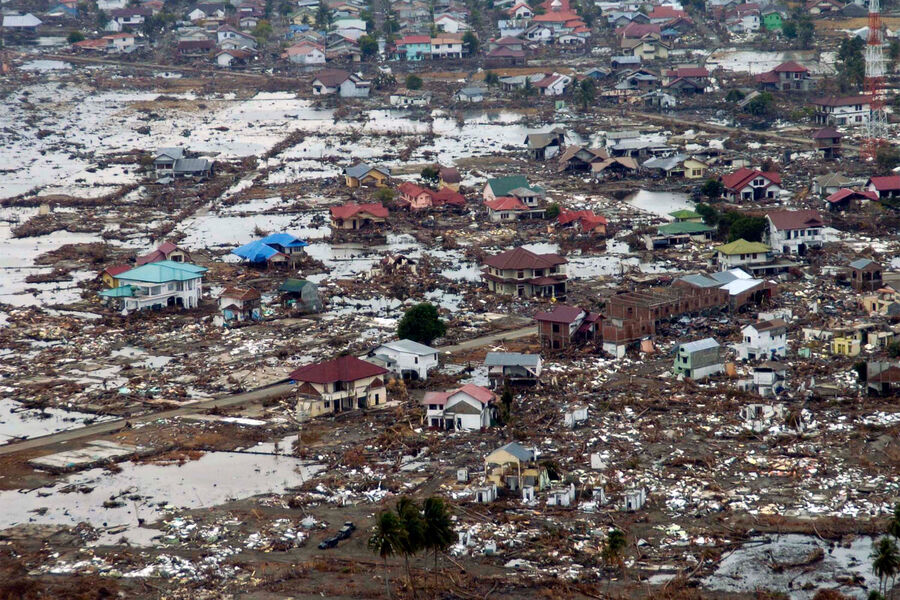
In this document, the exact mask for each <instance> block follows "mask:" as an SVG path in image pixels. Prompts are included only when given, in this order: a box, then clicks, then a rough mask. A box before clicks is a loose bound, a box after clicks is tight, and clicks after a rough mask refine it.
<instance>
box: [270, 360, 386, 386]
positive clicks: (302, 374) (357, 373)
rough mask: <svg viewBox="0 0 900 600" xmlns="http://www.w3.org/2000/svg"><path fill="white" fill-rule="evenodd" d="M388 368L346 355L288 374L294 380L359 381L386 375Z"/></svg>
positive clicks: (316, 381)
mask: <svg viewBox="0 0 900 600" xmlns="http://www.w3.org/2000/svg"><path fill="white" fill-rule="evenodd" d="M387 372H388V371H387V369H383V368H381V367H379V366H378V365H373V364H372V363H370V362H366V361H364V360H360V359H358V358H356V357H355V356H350V355H345V356H339V357H337V358H335V359H332V360H328V361H325V362H320V363H313V364H311V365H305V366H302V367H300V368H298V369H295V370H294V371H291V374H290V375H289V376H288V377H290V378H291V379H293V380H294V381H306V382H309V383H335V382H338V381H358V380H360V379H365V378H366V377H375V376H376V375H384V374H385V373H387Z"/></svg>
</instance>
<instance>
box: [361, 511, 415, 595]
mask: <svg viewBox="0 0 900 600" xmlns="http://www.w3.org/2000/svg"><path fill="white" fill-rule="evenodd" d="M405 538H406V532H405V531H404V529H403V523H402V522H401V521H400V519H399V518H398V517H397V515H395V514H394V513H392V512H391V511H389V510H384V511H381V513H379V514H378V517H377V519H376V520H375V527H374V528H373V529H372V536H371V537H370V538H369V549H370V550H371V551H372V552H374V553H375V554H377V555H378V556H380V557H381V560H383V561H384V585H385V587H386V588H387V595H388V598H390V597H391V581H390V575H389V574H388V566H387V559H388V558H390V557H392V556H396V555H397V554H400V552H402V548H403V543H404V539H405Z"/></svg>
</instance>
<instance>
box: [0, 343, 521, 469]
mask: <svg viewBox="0 0 900 600" xmlns="http://www.w3.org/2000/svg"><path fill="white" fill-rule="evenodd" d="M536 333H537V328H536V327H535V326H534V325H531V326H529V327H523V328H521V329H514V330H512V331H503V332H500V333H495V334H491V335H486V336H483V337H479V338H474V339H471V340H467V341H465V342H460V343H459V344H454V345H452V346H441V347H440V348H439V350H440V351H441V352H458V351H460V350H469V349H471V348H478V347H481V346H488V345H491V344H496V343H499V342H502V341H504V340H515V339H520V338H523V337H528V336H529V335H535V334H536ZM292 389H293V386H292V385H291V384H290V383H287V382H286V381H285V382H280V383H275V384H273V385H270V386H267V387H263V388H259V389H255V390H251V391H249V392H244V393H242V394H235V395H233V396H223V397H221V398H213V399H211V400H204V401H202V402H197V403H196V404H191V405H190V406H183V407H181V408H175V409H171V410H164V411H160V412H154V413H148V414H146V415H141V416H137V417H129V418H127V419H115V420H112V421H105V422H103V423H97V424H95V425H88V426H87V427H79V428H78V429H70V430H68V431H60V432H58V433H52V434H49V435H43V436H40V437H34V438H31V439H27V440H23V441H21V442H14V443H10V444H5V445H3V446H0V456H5V455H8V454H15V453H18V452H25V451H27V450H35V449H38V448H45V447H47V446H52V445H55V444H62V443H67V442H74V441H79V440H84V439H89V438H93V437H97V436H101V435H106V434H108V433H115V432H116V431H119V430H120V429H122V428H123V427H125V426H126V425H127V423H131V424H138V423H149V422H151V421H157V420H159V419H171V418H174V417H182V416H184V415H190V414H194V413H198V412H203V411H206V410H210V409H213V408H228V407H233V406H240V405H242V404H249V403H252V402H261V401H264V400H270V399H272V398H277V397H278V396H281V395H282V394H285V393H286V392H290V391H291V390H292Z"/></svg>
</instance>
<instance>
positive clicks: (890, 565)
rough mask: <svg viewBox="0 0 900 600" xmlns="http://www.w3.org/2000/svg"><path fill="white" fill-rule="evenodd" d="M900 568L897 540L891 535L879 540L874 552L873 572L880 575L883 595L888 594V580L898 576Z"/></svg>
mask: <svg viewBox="0 0 900 600" xmlns="http://www.w3.org/2000/svg"><path fill="white" fill-rule="evenodd" d="M898 570H900V550H898V549H897V542H895V541H894V540H893V539H891V538H889V537H883V538H881V539H880V540H878V545H877V546H875V549H874V550H873V552H872V572H873V573H875V575H877V576H878V581H879V586H880V587H879V591H880V592H881V595H882V596H884V595H885V594H887V588H888V581H889V580H890V581H891V582H893V580H894V579H895V578H896V577H897V572H898Z"/></svg>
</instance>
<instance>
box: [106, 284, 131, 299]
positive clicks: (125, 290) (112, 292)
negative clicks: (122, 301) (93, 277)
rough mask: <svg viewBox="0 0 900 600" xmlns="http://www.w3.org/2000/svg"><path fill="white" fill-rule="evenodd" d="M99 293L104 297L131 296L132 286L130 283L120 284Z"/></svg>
mask: <svg viewBox="0 0 900 600" xmlns="http://www.w3.org/2000/svg"><path fill="white" fill-rule="evenodd" d="M100 295H101V296H103V297H104V298H133V297H134V288H133V287H132V286H130V285H120V286H119V287H114V288H111V289H108V290H103V291H102V292H100Z"/></svg>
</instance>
